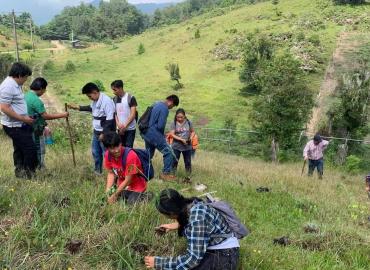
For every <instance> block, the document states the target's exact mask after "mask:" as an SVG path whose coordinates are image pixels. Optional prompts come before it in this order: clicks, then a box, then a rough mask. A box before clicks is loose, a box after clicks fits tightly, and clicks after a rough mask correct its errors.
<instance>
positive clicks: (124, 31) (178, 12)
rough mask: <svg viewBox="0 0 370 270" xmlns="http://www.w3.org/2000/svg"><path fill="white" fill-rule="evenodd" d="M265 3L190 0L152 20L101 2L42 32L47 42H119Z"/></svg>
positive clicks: (122, 3)
mask: <svg viewBox="0 0 370 270" xmlns="http://www.w3.org/2000/svg"><path fill="white" fill-rule="evenodd" d="M259 1H261V0H187V1H184V2H182V3H178V4H176V5H173V6H170V7H167V8H165V9H162V10H159V9H157V10H156V11H155V13H154V14H153V15H151V16H148V15H146V14H143V13H142V12H141V11H139V10H138V9H137V8H136V7H135V6H133V5H131V4H129V3H128V2H127V1H126V0H110V1H109V2H105V1H100V4H99V6H98V7H95V6H94V5H92V4H85V3H81V4H80V5H79V6H75V7H66V8H64V9H63V11H62V12H61V13H60V14H59V15H56V16H55V17H54V18H53V19H52V21H50V22H49V23H48V24H46V25H44V26H41V27H40V28H39V29H38V34H39V35H40V36H41V37H42V38H43V39H68V38H71V36H70V35H71V32H72V30H73V32H74V34H75V36H77V37H78V38H80V39H85V40H104V39H115V38H119V37H123V36H126V35H135V34H139V33H141V32H142V31H144V30H145V29H147V28H150V27H157V26H162V25H168V24H173V23H179V22H181V21H184V20H187V19H189V18H191V17H193V16H197V15H199V14H202V13H204V12H207V11H209V10H212V9H214V8H217V7H226V6H230V5H234V4H238V3H255V2H259Z"/></svg>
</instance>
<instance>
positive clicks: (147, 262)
mask: <svg viewBox="0 0 370 270" xmlns="http://www.w3.org/2000/svg"><path fill="white" fill-rule="evenodd" d="M144 262H145V266H146V268H148V269H149V268H154V257H153V256H145V258H144Z"/></svg>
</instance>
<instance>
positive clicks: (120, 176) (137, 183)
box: [103, 132, 152, 204]
mask: <svg viewBox="0 0 370 270" xmlns="http://www.w3.org/2000/svg"><path fill="white" fill-rule="evenodd" d="M103 144H104V147H105V148H106V149H107V151H106V152H105V154H104V167H105V168H106V169H107V170H108V175H107V183H106V188H105V191H106V193H107V194H108V203H110V204H112V203H115V202H116V201H117V200H118V199H123V200H125V201H126V202H127V203H128V204H133V203H136V202H142V201H147V200H149V199H150V198H151V197H152V196H151V193H146V188H147V182H146V180H145V178H144V176H142V173H141V172H143V167H142V164H141V161H140V159H139V157H138V155H137V154H136V153H135V151H133V150H132V149H131V150H129V152H128V154H127V157H126V161H125V164H126V165H125V167H123V166H124V165H123V160H122V159H123V158H124V153H125V148H124V147H123V146H122V143H121V138H120V136H119V135H118V134H117V133H115V132H109V133H106V134H104V137H103ZM116 181H117V182H116Z"/></svg>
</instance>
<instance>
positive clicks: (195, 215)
mask: <svg viewBox="0 0 370 270" xmlns="http://www.w3.org/2000/svg"><path fill="white" fill-rule="evenodd" d="M230 233H231V230H230V229H229V226H228V225H227V223H226V221H225V219H224V217H223V216H222V215H221V214H220V213H218V212H217V210H215V209H213V208H212V207H210V206H208V205H206V204H205V203H203V202H195V203H194V205H193V206H192V207H191V209H190V214H189V222H188V225H187V226H186V227H185V230H184V236H185V237H186V238H187V245H188V247H187V250H186V254H185V255H181V256H178V257H155V261H154V266H155V269H162V270H171V269H177V270H188V269H192V268H194V267H195V266H197V265H198V264H199V263H200V262H201V260H202V259H203V257H204V255H205V253H206V250H207V247H208V246H213V245H217V244H220V243H221V242H222V241H224V240H225V238H224V237H214V236H213V235H220V234H230ZM211 236H212V237H211Z"/></svg>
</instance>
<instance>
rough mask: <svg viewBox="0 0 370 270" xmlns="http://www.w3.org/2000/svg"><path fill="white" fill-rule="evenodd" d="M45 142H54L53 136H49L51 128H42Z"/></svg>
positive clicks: (49, 143)
mask: <svg viewBox="0 0 370 270" xmlns="http://www.w3.org/2000/svg"><path fill="white" fill-rule="evenodd" d="M44 137H45V144H47V145H51V144H54V140H53V137H52V136H51V130H50V128H48V127H45V129H44Z"/></svg>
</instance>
